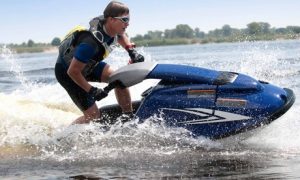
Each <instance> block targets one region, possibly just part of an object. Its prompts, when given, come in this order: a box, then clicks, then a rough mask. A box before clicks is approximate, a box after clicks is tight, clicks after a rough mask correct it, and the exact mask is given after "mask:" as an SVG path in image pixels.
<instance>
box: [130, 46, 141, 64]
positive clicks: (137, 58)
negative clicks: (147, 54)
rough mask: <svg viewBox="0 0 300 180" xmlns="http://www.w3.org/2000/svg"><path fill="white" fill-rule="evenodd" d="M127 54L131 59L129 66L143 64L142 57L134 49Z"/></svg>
mask: <svg viewBox="0 0 300 180" xmlns="http://www.w3.org/2000/svg"><path fill="white" fill-rule="evenodd" d="M127 52H128V54H129V56H130V58H131V61H129V64H133V63H139V62H144V56H143V55H141V54H139V53H138V52H137V51H136V50H135V49H133V48H132V49H128V50H127Z"/></svg>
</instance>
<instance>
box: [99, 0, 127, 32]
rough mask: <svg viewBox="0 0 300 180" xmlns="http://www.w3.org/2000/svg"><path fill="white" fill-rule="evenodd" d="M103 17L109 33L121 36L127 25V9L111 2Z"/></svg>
mask: <svg viewBox="0 0 300 180" xmlns="http://www.w3.org/2000/svg"><path fill="white" fill-rule="evenodd" d="M103 16H104V18H105V24H106V25H107V27H108V29H107V30H108V31H110V32H109V33H112V34H123V33H124V32H125V30H126V28H127V26H128V25H129V8H128V7H127V6H126V5H125V4H123V3H121V2H117V1H111V2H110V3H109V4H108V5H107V6H106V8H105V9H104V12H103Z"/></svg>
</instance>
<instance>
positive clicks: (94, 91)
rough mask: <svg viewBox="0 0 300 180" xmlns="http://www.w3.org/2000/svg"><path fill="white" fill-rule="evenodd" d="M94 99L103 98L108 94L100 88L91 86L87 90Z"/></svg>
mask: <svg viewBox="0 0 300 180" xmlns="http://www.w3.org/2000/svg"><path fill="white" fill-rule="evenodd" d="M88 93H89V94H90V95H91V96H92V97H93V98H94V99H95V100H96V101H100V100H101V99H103V98H105V97H106V96H107V95H108V94H107V92H105V91H104V90H103V89H101V88H96V87H93V86H92V87H91V89H90V90H89V92H88Z"/></svg>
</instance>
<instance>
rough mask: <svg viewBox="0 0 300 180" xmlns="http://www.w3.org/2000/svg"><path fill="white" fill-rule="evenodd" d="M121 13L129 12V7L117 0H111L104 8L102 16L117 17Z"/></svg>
mask: <svg viewBox="0 0 300 180" xmlns="http://www.w3.org/2000/svg"><path fill="white" fill-rule="evenodd" d="M122 14H129V8H128V7H127V6H126V5H125V4H123V3H121V2H118V1H111V2H110V3H109V4H108V5H107V6H106V8H105V9H104V12H103V15H104V18H105V19H106V18H108V17H118V16H120V15H122Z"/></svg>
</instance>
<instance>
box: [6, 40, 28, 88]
mask: <svg viewBox="0 0 300 180" xmlns="http://www.w3.org/2000/svg"><path fill="white" fill-rule="evenodd" d="M0 49H1V51H0V52H1V59H4V60H5V61H6V62H7V63H8V64H9V65H10V69H9V71H10V72H11V73H13V74H14V76H15V78H16V79H17V80H18V81H19V82H20V83H21V85H22V87H23V88H25V89H31V87H32V86H34V84H33V83H32V82H31V81H30V80H28V79H27V78H26V77H25V76H24V73H23V71H22V67H21V65H20V64H19V63H17V58H16V54H15V52H13V51H12V50H11V49H9V48H7V47H6V46H5V45H4V46H3V47H1V48H0Z"/></svg>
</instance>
